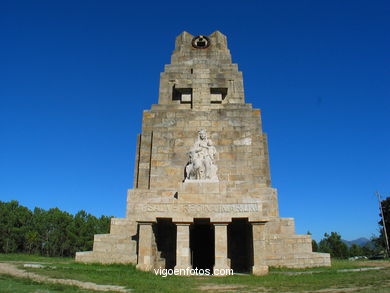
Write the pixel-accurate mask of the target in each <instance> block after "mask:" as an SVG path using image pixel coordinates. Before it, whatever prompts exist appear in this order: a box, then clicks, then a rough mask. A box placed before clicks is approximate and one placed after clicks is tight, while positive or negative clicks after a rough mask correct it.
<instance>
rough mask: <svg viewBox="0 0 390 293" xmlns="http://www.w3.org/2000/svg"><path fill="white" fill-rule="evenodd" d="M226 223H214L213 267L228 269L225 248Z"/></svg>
mask: <svg viewBox="0 0 390 293" xmlns="http://www.w3.org/2000/svg"><path fill="white" fill-rule="evenodd" d="M227 225H228V223H214V230H215V264H214V269H230V259H228V249H227Z"/></svg>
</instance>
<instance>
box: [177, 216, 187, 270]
mask: <svg viewBox="0 0 390 293" xmlns="http://www.w3.org/2000/svg"><path fill="white" fill-rule="evenodd" d="M176 228H177V234H176V266H175V269H186V268H188V267H191V255H190V223H176Z"/></svg>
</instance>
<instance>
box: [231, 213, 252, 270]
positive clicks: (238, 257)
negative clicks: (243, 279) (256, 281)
mask: <svg viewBox="0 0 390 293" xmlns="http://www.w3.org/2000/svg"><path fill="white" fill-rule="evenodd" d="M228 257H229V258H230V265H231V268H232V269H233V271H234V273H250V272H251V270H252V266H253V236H252V225H251V223H249V222H248V218H239V219H232V222H231V223H230V224H229V225H228Z"/></svg>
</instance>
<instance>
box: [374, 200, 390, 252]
mask: <svg viewBox="0 0 390 293" xmlns="http://www.w3.org/2000/svg"><path fill="white" fill-rule="evenodd" d="M381 205H382V211H383V217H384V219H385V226H386V231H387V236H388V237H389V236H390V235H389V233H390V196H389V197H387V198H386V199H385V200H382V201H381ZM379 217H380V221H379V222H378V224H379V226H380V234H379V237H378V238H377V239H375V240H374V242H375V244H376V245H377V246H379V247H381V248H382V250H385V251H386V250H387V245H386V239H385V232H384V229H383V228H384V227H383V221H382V213H381V211H379ZM389 253H390V251H388V254H389Z"/></svg>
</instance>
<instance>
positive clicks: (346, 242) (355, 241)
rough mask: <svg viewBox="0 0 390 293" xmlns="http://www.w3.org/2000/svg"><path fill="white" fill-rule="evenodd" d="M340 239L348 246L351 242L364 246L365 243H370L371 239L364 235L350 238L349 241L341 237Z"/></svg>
mask: <svg viewBox="0 0 390 293" xmlns="http://www.w3.org/2000/svg"><path fill="white" fill-rule="evenodd" d="M341 241H343V242H344V243H345V244H347V246H348V247H351V246H352V244H356V245H359V246H364V245H366V244H369V245H372V242H371V240H370V239H367V238H365V237H360V238H358V239H355V240H351V241H348V240H344V239H342V240H341Z"/></svg>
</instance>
